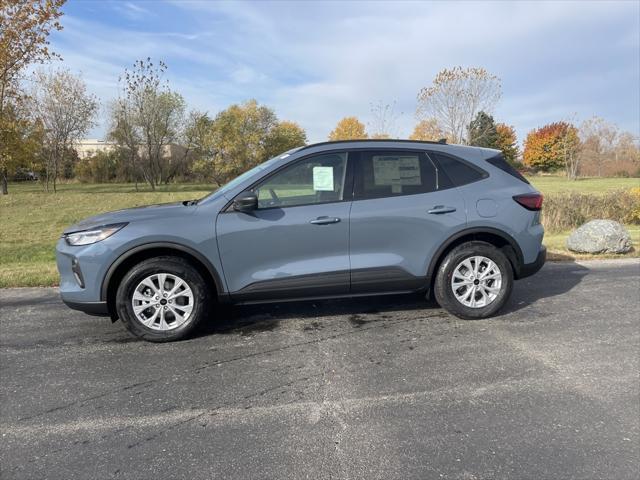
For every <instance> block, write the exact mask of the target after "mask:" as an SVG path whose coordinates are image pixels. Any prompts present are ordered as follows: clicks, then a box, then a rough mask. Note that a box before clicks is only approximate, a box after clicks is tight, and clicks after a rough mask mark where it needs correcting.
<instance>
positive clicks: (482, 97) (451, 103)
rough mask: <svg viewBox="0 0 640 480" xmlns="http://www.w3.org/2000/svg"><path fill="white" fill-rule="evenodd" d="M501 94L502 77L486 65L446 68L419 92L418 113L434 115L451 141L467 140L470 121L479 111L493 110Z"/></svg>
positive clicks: (419, 114) (424, 117) (422, 117)
mask: <svg viewBox="0 0 640 480" xmlns="http://www.w3.org/2000/svg"><path fill="white" fill-rule="evenodd" d="M501 95H502V87H501V85H500V79H499V78H498V77H496V76H495V75H492V74H490V73H489V72H487V71H486V70H485V69H484V68H465V69H463V68H462V67H454V68H452V69H444V70H442V71H440V73H438V75H436V78H435V79H434V80H433V84H432V85H431V86H429V87H425V88H423V89H422V90H420V92H419V93H418V108H417V110H416V116H417V117H418V119H419V120H421V119H426V118H435V119H436V120H437V121H438V123H439V126H440V128H441V129H442V130H443V131H444V132H445V133H446V135H447V137H448V140H449V141H451V142H452V143H468V141H469V138H468V131H467V127H468V126H469V124H470V123H471V121H472V120H473V119H474V118H475V117H476V115H477V114H478V112H480V111H483V112H486V113H489V114H490V113H492V112H493V109H494V107H495V105H496V104H497V103H498V101H499V100H500V97H501Z"/></svg>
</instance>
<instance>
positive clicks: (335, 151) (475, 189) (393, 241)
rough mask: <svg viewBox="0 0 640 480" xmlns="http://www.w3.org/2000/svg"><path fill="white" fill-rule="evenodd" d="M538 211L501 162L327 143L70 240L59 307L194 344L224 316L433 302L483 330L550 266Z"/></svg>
mask: <svg viewBox="0 0 640 480" xmlns="http://www.w3.org/2000/svg"><path fill="white" fill-rule="evenodd" d="M541 206H542V195H541V194H540V193H539V192H537V191H536V190H535V189H534V188H533V187H531V185H529V183H528V182H527V180H526V179H525V178H523V177H522V176H521V175H520V174H519V173H518V172H517V171H516V170H514V169H513V168H511V166H509V164H508V163H507V162H506V161H505V160H504V158H503V157H502V155H501V153H500V152H499V151H497V150H490V149H484V148H477V147H466V146H460V145H447V144H443V143H438V142H415V141H402V140H393V141H391V140H384V141H372V140H366V141H343V142H327V143H319V144H315V145H309V146H305V147H302V148H298V149H294V150H291V151H289V152H286V153H284V154H282V155H279V156H278V157H276V158H273V159H271V160H269V161H267V162H265V163H263V164H261V165H258V166H257V167H255V168H253V169H252V170H249V171H248V172H246V173H244V174H242V175H240V176H239V177H237V178H236V179H234V180H232V181H231V182H229V183H228V184H226V185H224V186H223V187H222V188H219V189H218V190H216V191H215V192H213V193H212V194H210V195H209V196H207V197H204V198H202V199H200V200H192V201H185V202H180V203H173V204H166V205H151V206H148V207H141V208H132V209H128V210H120V211H117V212H111V213H105V214H101V215H97V216H95V217H91V218H88V219H86V220H83V221H81V222H79V223H78V224H76V225H74V226H72V227H70V228H68V229H67V230H65V232H64V234H63V236H62V238H61V239H60V241H59V242H58V244H57V264H58V270H59V271H60V293H61V295H62V299H63V301H64V302H65V303H66V304H67V305H68V306H69V307H71V308H74V309H78V310H82V311H84V312H87V313H91V314H97V315H100V314H103V315H109V316H111V318H112V319H114V320H115V319H117V318H119V319H121V320H122V322H123V323H124V324H125V326H126V327H127V329H128V330H129V331H130V332H132V333H133V334H134V335H136V336H138V337H140V338H143V339H145V340H150V341H155V342H162V341H169V340H176V339H180V338H183V337H185V336H186V335H188V334H189V333H190V332H192V331H193V329H194V328H195V327H196V326H197V325H198V324H199V323H200V322H201V321H203V320H204V319H205V318H207V317H215V315H216V314H215V313H214V309H213V307H214V305H215V303H217V302H231V303H236V304H239V303H254V302H256V303H258V302H271V301H285V300H303V299H311V298H329V297H352V296H362V295H381V294H390V293H404V292H424V293H425V295H429V294H433V295H434V296H435V299H436V300H437V301H438V303H439V304H440V305H441V306H442V307H444V308H445V309H447V310H448V311H449V312H451V313H453V314H454V315H456V316H458V317H460V318H464V319H474V318H485V317H488V316H491V315H493V314H495V313H496V312H497V311H498V310H499V309H500V308H501V307H502V306H503V305H504V304H505V302H506V301H507V299H508V298H509V295H510V293H511V288H512V286H513V281H514V280H515V279H519V278H523V277H526V276H528V275H531V274H533V273H535V272H536V271H538V270H539V269H540V268H541V267H542V265H543V263H544V261H545V252H546V251H545V248H544V246H542V237H543V234H544V231H543V228H542V225H541V224H540V208H541Z"/></svg>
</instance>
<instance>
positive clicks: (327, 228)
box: [217, 152, 352, 301]
mask: <svg viewBox="0 0 640 480" xmlns="http://www.w3.org/2000/svg"><path fill="white" fill-rule="evenodd" d="M351 178H352V177H351V176H350V175H348V168H347V154H346V152H335V153H324V154H318V155H314V156H311V157H308V158H306V159H303V160H300V161H296V162H294V163H292V164H290V165H287V166H286V167H284V168H283V169H281V170H279V171H277V172H276V173H274V174H273V175H271V176H269V177H268V178H266V179H264V180H263V181H261V182H260V183H259V184H258V185H256V186H255V187H254V188H253V191H255V192H256V194H257V196H258V209H257V210H254V211H252V212H249V213H243V212H237V211H234V210H232V209H227V211H226V212H223V213H221V214H220V215H218V220H217V237H218V245H219V248H220V257H221V260H222V266H223V270H224V275H225V278H226V280H227V285H228V287H229V291H230V293H231V296H232V298H233V299H234V300H236V301H260V300H269V299H285V298H304V297H313V296H321V295H340V294H345V293H348V291H349V209H350V206H351V193H352V180H351Z"/></svg>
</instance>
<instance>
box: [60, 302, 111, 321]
mask: <svg viewBox="0 0 640 480" xmlns="http://www.w3.org/2000/svg"><path fill="white" fill-rule="evenodd" d="M62 301H63V302H64V304H65V305H66V306H67V307H69V308H72V309H73V310H80V311H81V312H84V313H86V314H89V315H96V316H99V317H108V316H109V308H108V307H107V302H72V301H69V300H65V299H64V298H63V299H62Z"/></svg>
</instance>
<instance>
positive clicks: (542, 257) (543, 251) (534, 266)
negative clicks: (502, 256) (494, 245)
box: [518, 245, 547, 279]
mask: <svg viewBox="0 0 640 480" xmlns="http://www.w3.org/2000/svg"><path fill="white" fill-rule="evenodd" d="M546 260H547V247H545V246H544V245H542V247H540V252H538V257H537V258H536V260H535V261H534V262H533V263H524V264H522V265H521V266H520V269H519V272H518V279H521V278H526V277H530V276H531V275H533V274H534V273H536V272H538V270H540V269H541V268H542V266H543V265H544V262H545V261H546Z"/></svg>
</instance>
